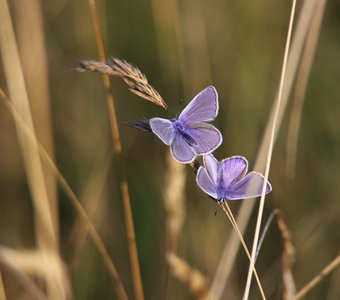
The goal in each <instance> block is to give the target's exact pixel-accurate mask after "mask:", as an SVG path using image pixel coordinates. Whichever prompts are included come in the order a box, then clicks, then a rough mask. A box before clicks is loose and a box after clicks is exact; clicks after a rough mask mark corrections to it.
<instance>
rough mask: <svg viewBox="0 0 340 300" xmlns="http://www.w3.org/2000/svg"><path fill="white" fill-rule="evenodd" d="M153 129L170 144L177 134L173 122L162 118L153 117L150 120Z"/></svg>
mask: <svg viewBox="0 0 340 300" xmlns="http://www.w3.org/2000/svg"><path fill="white" fill-rule="evenodd" d="M150 127H151V129H152V131H153V132H154V133H155V134H156V135H157V136H158V137H159V138H160V139H161V140H162V141H163V142H164V143H165V144H167V145H170V144H171V143H172V141H173V139H174V136H175V130H174V128H173V126H172V122H171V121H169V120H167V119H162V118H152V119H151V120H150Z"/></svg>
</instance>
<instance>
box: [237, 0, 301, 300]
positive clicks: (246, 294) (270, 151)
mask: <svg viewBox="0 0 340 300" xmlns="http://www.w3.org/2000/svg"><path fill="white" fill-rule="evenodd" d="M295 7H296V0H293V3H292V9H291V14H290V20H289V27H288V33H287V40H286V47H285V52H284V57H283V63H282V71H281V78H280V84H279V93H278V96H277V104H276V109H275V114H274V119H273V126H272V129H271V135H270V140H269V149H268V153H267V162H266V169H265V173H264V182H263V188H262V194H261V199H260V205H259V210H258V215H257V221H256V228H255V234H254V240H253V247H252V251H251V260H250V264H249V269H248V276H247V283H246V287H245V290H244V294H243V299H244V300H248V298H249V291H250V285H251V280H252V274H253V267H254V264H255V256H256V249H257V245H258V239H259V234H260V228H261V221H262V216H263V209H264V202H265V195H266V187H267V182H268V176H269V170H270V164H271V160H272V154H273V149H274V140H275V134H276V126H277V125H278V115H279V112H280V106H281V100H282V93H283V87H284V86H283V84H284V81H285V77H286V69H287V62H288V53H289V48H290V42H291V34H292V30H293V23H294V17H295Z"/></svg>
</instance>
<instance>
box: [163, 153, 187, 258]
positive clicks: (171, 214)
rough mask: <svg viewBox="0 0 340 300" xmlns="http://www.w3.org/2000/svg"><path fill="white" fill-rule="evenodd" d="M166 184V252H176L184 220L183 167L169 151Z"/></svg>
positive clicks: (184, 177)
mask: <svg viewBox="0 0 340 300" xmlns="http://www.w3.org/2000/svg"><path fill="white" fill-rule="evenodd" d="M166 161H167V173H166V180H165V182H167V184H166V187H165V190H164V207H165V211H166V236H167V239H168V243H167V244H168V247H167V252H176V249H177V243H178V238H179V235H180V233H181V230H182V227H183V223H184V218H185V206H184V205H185V204H184V195H185V183H186V174H185V166H184V165H183V164H180V163H178V162H177V161H176V160H174V159H173V157H172V155H171V153H170V151H169V152H168V155H167V160H166Z"/></svg>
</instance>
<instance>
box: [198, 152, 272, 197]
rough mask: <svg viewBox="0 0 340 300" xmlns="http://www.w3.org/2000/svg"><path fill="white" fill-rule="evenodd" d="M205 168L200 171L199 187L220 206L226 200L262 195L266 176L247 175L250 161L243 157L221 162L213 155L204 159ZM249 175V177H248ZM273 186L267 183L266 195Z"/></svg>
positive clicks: (252, 173)
mask: <svg viewBox="0 0 340 300" xmlns="http://www.w3.org/2000/svg"><path fill="white" fill-rule="evenodd" d="M203 163H204V167H202V166H201V167H200V168H199V169H198V172H197V175H196V182H197V184H198V186H199V187H200V188H201V190H203V191H204V192H205V193H206V194H208V195H209V196H210V197H212V198H214V199H215V200H216V201H217V202H218V203H219V204H221V203H222V202H223V201H224V200H239V199H246V198H253V197H258V196H260V195H261V193H262V188H263V184H264V176H263V175H262V174H260V173H258V172H250V173H248V174H247V170H248V161H247V159H246V158H244V157H242V156H232V157H230V158H226V159H224V160H222V161H221V162H219V161H217V160H216V158H215V157H214V156H213V155H212V154H208V155H205V156H204V157H203ZM246 174H247V175H246ZM271 190H272V186H271V184H270V183H269V182H267V186H266V194H267V193H269V192H271Z"/></svg>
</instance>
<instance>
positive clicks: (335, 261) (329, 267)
mask: <svg viewBox="0 0 340 300" xmlns="http://www.w3.org/2000/svg"><path fill="white" fill-rule="evenodd" d="M339 265H340V255H338V256H337V257H336V258H334V259H333V260H332V261H331V262H330V263H329V264H328V265H327V266H326V267H325V268H324V269H323V270H322V271H321V272H320V273H319V274H318V275H317V276H315V278H314V279H313V280H311V281H310V282H309V283H308V284H306V285H305V286H304V287H303V288H302V289H301V290H300V291H299V292H298V293H297V294H296V295H295V296H294V297H293V298H292V299H293V300H299V299H301V298H303V297H304V296H306V294H307V293H308V292H309V291H310V290H312V289H313V288H314V287H315V286H316V285H317V284H318V283H319V282H320V281H321V280H322V279H323V278H324V277H325V276H327V275H328V274H329V273H330V272H332V271H333V270H334V269H335V268H336V267H338V266H339Z"/></svg>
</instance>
